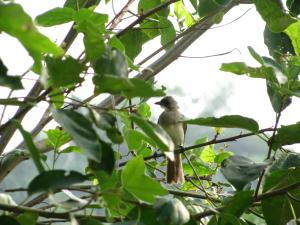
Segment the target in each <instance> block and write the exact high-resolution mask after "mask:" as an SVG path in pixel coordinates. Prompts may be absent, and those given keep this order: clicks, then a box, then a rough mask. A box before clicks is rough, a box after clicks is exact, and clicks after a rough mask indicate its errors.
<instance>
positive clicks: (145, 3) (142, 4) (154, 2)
mask: <svg viewBox="0 0 300 225" xmlns="http://www.w3.org/2000/svg"><path fill="white" fill-rule="evenodd" d="M164 2H165V1H162V0H151V1H149V0H140V1H139V4H138V12H139V13H140V14H143V13H145V12H147V11H149V10H151V9H153V8H155V7H157V6H159V5H160V4H162V3H164ZM156 14H157V15H159V16H164V17H167V16H168V15H169V7H167V8H163V9H161V10H159V11H158V12H156ZM151 17H152V18H155V14H154V15H152V16H151Z"/></svg>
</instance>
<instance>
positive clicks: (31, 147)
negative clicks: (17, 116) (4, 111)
mask: <svg viewBox="0 0 300 225" xmlns="http://www.w3.org/2000/svg"><path fill="white" fill-rule="evenodd" d="M13 122H14V124H15V126H16V127H17V128H18V129H19V131H20V132H21V134H22V136H23V138H24V141H25V144H26V146H27V148H28V150H29V152H30V154H31V157H32V159H33V162H34V164H35V166H36V168H37V170H38V171H39V173H41V172H43V171H44V170H45V169H44V166H43V164H42V162H41V156H40V152H39V150H38V149H37V147H36V146H35V144H34V143H33V140H32V136H31V134H30V133H29V132H28V131H26V130H24V129H23V127H22V125H21V123H20V122H19V121H17V120H14V121H13Z"/></svg>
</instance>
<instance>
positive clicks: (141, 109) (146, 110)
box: [137, 102, 151, 119]
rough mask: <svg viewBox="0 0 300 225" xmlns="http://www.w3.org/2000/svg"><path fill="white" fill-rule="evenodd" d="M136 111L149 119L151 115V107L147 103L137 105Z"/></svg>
mask: <svg viewBox="0 0 300 225" xmlns="http://www.w3.org/2000/svg"><path fill="white" fill-rule="evenodd" d="M137 111H138V113H139V115H141V116H142V117H144V118H146V119H149V118H150V117H151V108H150V106H149V105H148V104H147V103H145V102H144V103H142V104H140V105H139V106H138V108H137Z"/></svg>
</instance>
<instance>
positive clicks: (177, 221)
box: [154, 198, 190, 225]
mask: <svg viewBox="0 0 300 225" xmlns="http://www.w3.org/2000/svg"><path fill="white" fill-rule="evenodd" d="M154 211H155V213H156V217H157V220H158V221H160V222H161V223H162V224H172V225H183V224H186V223H187V222H188V221H189V220H190V213H189V211H188V210H187V208H186V207H185V206H184V204H183V203H182V202H181V201H180V200H179V199H177V198H171V199H167V198H161V199H159V200H158V201H157V202H156V203H155V205H154Z"/></svg>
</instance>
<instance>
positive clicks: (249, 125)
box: [183, 115, 259, 132]
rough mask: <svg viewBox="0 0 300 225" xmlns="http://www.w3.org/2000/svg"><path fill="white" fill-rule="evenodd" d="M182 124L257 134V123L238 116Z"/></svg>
mask: <svg viewBox="0 0 300 225" xmlns="http://www.w3.org/2000/svg"><path fill="white" fill-rule="evenodd" d="M183 122H184V123H186V124H194V125H201V126H210V127H223V128H242V129H246V130H249V131H252V132H257V131H258V130H259V127H258V123H257V122H256V121H255V120H253V119H251V118H248V117H243V116H240V115H230V116H222V117H220V118H216V117H207V118H197V119H191V120H185V121H183Z"/></svg>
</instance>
